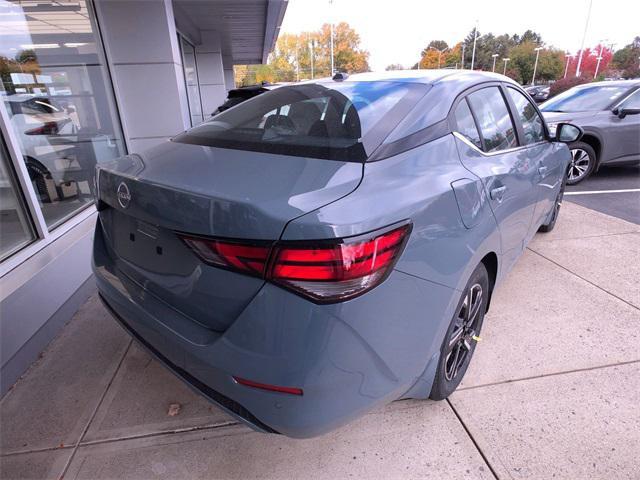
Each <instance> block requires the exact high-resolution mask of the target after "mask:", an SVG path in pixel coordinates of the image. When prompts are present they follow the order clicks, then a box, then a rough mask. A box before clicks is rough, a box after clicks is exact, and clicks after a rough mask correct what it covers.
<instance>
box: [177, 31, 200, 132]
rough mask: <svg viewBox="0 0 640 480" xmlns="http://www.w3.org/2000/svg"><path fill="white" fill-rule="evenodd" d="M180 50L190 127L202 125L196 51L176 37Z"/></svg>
mask: <svg viewBox="0 0 640 480" xmlns="http://www.w3.org/2000/svg"><path fill="white" fill-rule="evenodd" d="M178 39H179V41H180V49H181V50H182V68H183V70H184V81H185V83H186V85H187V102H188V104H189V112H190V113H191V126H194V125H198V124H199V123H202V120H203V119H204V117H203V115H202V104H201V102H200V85H199V82H198V65H197V64H196V49H195V47H194V46H193V45H191V44H190V43H189V42H187V41H186V40H185V39H184V38H183V37H182V36H181V35H179V36H178Z"/></svg>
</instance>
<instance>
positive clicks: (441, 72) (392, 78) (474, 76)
mask: <svg viewBox="0 0 640 480" xmlns="http://www.w3.org/2000/svg"><path fill="white" fill-rule="evenodd" d="M451 80H455V81H456V82H466V83H469V84H470V85H471V84H475V83H479V82H487V81H500V82H509V83H513V84H516V82H514V81H513V80H512V79H511V78H509V77H506V76H504V75H500V74H498V73H492V72H481V71H476V70H462V69H460V70H454V69H444V68H442V69H429V70H391V71H387V72H366V73H354V74H352V75H349V76H348V77H347V78H346V79H345V80H344V81H347V82H403V83H421V84H425V85H435V84H437V83H440V82H443V81H451ZM334 81H335V80H332V79H331V78H322V79H316V80H311V81H310V82H309V83H330V82H334Z"/></svg>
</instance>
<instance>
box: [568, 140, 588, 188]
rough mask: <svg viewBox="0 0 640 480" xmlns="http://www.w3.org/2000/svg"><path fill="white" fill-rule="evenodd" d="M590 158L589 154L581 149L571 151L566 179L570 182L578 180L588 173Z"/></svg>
mask: <svg viewBox="0 0 640 480" xmlns="http://www.w3.org/2000/svg"><path fill="white" fill-rule="evenodd" d="M590 163H591V158H590V157H589V154H588V153H587V152H586V151H584V150H582V149H581V148H574V149H572V150H571V163H570V164H569V172H568V179H569V181H570V182H575V181H578V180H580V179H581V178H582V177H584V176H585V175H586V173H587V172H588V171H589V164H590Z"/></svg>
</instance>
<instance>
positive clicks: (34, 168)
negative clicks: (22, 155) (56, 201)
mask: <svg viewBox="0 0 640 480" xmlns="http://www.w3.org/2000/svg"><path fill="white" fill-rule="evenodd" d="M25 163H26V165H27V171H28V172H29V178H30V179H31V181H32V182H33V184H34V187H35V191H36V193H37V194H38V197H39V198H40V201H41V202H42V203H51V202H52V199H51V197H50V196H49V192H48V190H47V185H46V181H47V179H51V173H49V170H48V169H47V167H45V166H44V165H43V164H42V163H40V162H39V161H38V160H35V159H33V158H31V157H27V158H26V161H25Z"/></svg>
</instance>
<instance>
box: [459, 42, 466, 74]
mask: <svg viewBox="0 0 640 480" xmlns="http://www.w3.org/2000/svg"><path fill="white" fill-rule="evenodd" d="M464 48H465V44H464V43H463V44H462V58H461V59H460V62H461V63H460V69H461V70H464Z"/></svg>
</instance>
